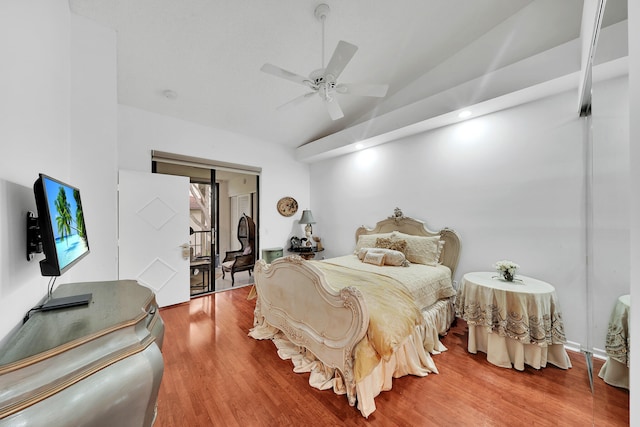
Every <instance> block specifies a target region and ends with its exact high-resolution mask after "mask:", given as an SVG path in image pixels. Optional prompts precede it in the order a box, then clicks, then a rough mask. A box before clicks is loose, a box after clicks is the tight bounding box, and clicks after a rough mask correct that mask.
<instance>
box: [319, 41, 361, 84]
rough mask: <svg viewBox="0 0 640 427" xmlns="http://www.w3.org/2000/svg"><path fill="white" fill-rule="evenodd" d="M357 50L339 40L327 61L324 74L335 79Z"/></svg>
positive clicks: (356, 47) (355, 47)
mask: <svg viewBox="0 0 640 427" xmlns="http://www.w3.org/2000/svg"><path fill="white" fill-rule="evenodd" d="M357 50H358V46H356V45H353V44H351V43H347V42H346V41H344V40H340V41H339V42H338V46H336V50H335V51H334V52H333V55H332V56H331V59H330V60H329V64H327V68H325V71H324V74H325V75H329V74H331V75H332V76H333V78H334V79H337V78H338V76H339V75H340V74H342V71H343V70H344V68H345V67H346V66H347V64H348V63H349V61H351V58H353V55H355V54H356V51H357Z"/></svg>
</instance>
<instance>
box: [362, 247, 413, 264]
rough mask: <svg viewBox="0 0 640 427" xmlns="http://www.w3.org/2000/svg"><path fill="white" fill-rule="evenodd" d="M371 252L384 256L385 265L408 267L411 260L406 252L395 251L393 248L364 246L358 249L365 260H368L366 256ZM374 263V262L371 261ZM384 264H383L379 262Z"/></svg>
mask: <svg viewBox="0 0 640 427" xmlns="http://www.w3.org/2000/svg"><path fill="white" fill-rule="evenodd" d="M369 254H376V255H378V254H381V255H382V256H383V257H384V258H383V263H384V265H393V266H403V267H408V266H409V262H408V261H407V259H406V258H405V256H404V254H403V253H402V252H400V251H395V250H393V249H385V248H362V249H360V250H359V251H358V254H357V255H358V258H359V259H361V260H362V261H363V262H367V261H366V257H367V256H368V255H369ZM369 264H372V263H369ZM378 265H382V264H378Z"/></svg>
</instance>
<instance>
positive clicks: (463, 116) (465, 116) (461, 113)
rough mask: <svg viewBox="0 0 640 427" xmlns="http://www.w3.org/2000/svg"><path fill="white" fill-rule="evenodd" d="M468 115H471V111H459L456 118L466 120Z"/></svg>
mask: <svg viewBox="0 0 640 427" xmlns="http://www.w3.org/2000/svg"><path fill="white" fill-rule="evenodd" d="M470 115H471V111H469V110H463V111H460V114H458V117H460V118H461V119H466V118H467V117H469V116H470Z"/></svg>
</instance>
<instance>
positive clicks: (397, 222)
mask: <svg viewBox="0 0 640 427" xmlns="http://www.w3.org/2000/svg"><path fill="white" fill-rule="evenodd" d="M392 231H399V232H401V233H405V234H411V235H413V236H427V237H431V236H438V235H439V236H440V237H441V238H442V240H444V241H445V244H444V248H443V249H442V255H441V261H442V264H443V265H446V266H447V267H449V269H451V277H454V275H455V271H456V267H457V266H458V260H459V259H460V247H461V243H460V236H459V235H458V233H456V232H455V231H454V230H452V229H450V228H443V229H442V230H440V231H433V230H430V229H429V228H427V225H426V224H425V223H424V222H422V221H419V220H417V219H413V218H410V217H408V216H404V214H403V213H402V211H401V210H400V208H395V210H394V213H393V215H392V216H390V217H389V218H387V219H383V220H382V221H379V222H378V223H377V224H376V226H375V227H374V228H367V227H365V226H364V225H363V226H360V227H359V228H358V229H357V230H356V242H357V241H358V237H360V235H362V234H379V233H390V232H392Z"/></svg>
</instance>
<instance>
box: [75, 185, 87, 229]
mask: <svg viewBox="0 0 640 427" xmlns="http://www.w3.org/2000/svg"><path fill="white" fill-rule="evenodd" d="M73 198H74V199H75V200H76V224H77V226H78V228H77V230H78V235H79V236H80V237H81V238H82V239H83V240H85V241H86V240H87V235H86V231H85V227H84V215H83V213H82V203H81V202H80V192H79V191H78V190H73Z"/></svg>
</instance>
